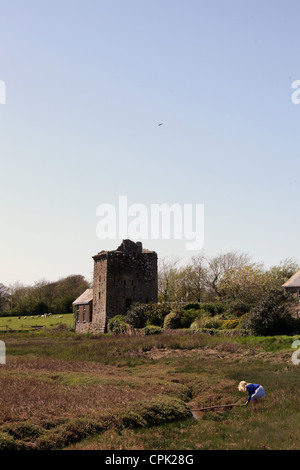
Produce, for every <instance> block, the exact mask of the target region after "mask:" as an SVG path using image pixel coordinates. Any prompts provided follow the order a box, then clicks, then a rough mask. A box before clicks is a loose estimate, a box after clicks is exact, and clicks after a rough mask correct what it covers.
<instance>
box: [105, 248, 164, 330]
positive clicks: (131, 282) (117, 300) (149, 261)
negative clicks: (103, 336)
mask: <svg viewBox="0 0 300 470" xmlns="http://www.w3.org/2000/svg"><path fill="white" fill-rule="evenodd" d="M135 302H139V303H155V302H157V254H156V253H155V252H147V253H126V252H125V253H122V252H118V251H115V252H109V253H108V259H107V305H106V320H107V321H108V320H109V319H110V318H112V317H113V316H115V315H124V314H125V313H126V310H127V308H128V307H129V306H130V305H131V304H133V303H135Z"/></svg>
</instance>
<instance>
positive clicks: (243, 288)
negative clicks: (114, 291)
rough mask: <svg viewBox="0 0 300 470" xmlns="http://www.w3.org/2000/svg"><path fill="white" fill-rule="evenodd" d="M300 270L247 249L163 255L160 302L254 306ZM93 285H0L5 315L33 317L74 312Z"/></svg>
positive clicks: (78, 279)
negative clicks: (254, 256)
mask: <svg viewBox="0 0 300 470" xmlns="http://www.w3.org/2000/svg"><path fill="white" fill-rule="evenodd" d="M298 269H299V265H298V263H297V262H296V261H295V260H293V259H290V258H288V259H285V260H283V261H281V262H280V263H279V264H278V265H275V266H272V267H270V268H265V267H264V265H263V264H262V263H255V262H253V261H251V258H250V256H249V255H248V254H246V253H239V252H235V251H231V252H227V253H221V254H218V255H215V256H206V255H204V254H203V253H201V254H198V255H196V256H193V257H192V258H191V259H190V260H189V262H188V263H187V264H182V260H181V259H180V258H161V259H159V263H158V298H159V302H185V303H192V302H195V303H205V302H225V303H237V304H238V303H240V304H246V305H255V304H257V303H258V302H260V301H261V300H262V299H263V298H264V297H265V296H266V295H268V294H269V293H270V292H272V291H278V292H282V291H283V289H282V284H283V283H284V282H285V281H286V280H287V279H288V278H289V277H291V276H292V275H293V274H294V273H295V272H296V271H297V270H298ZM90 287H91V285H90V283H89V282H88V281H87V280H86V279H85V278H84V276H82V275H70V276H67V277H65V278H62V279H59V280H58V281H55V282H49V281H47V280H40V281H38V282H36V283H35V284H33V285H31V286H25V285H23V284H21V283H19V282H17V283H15V284H13V285H11V286H5V285H3V284H1V283H0V314H2V315H3V314H5V315H29V314H44V313H71V312H72V302H73V301H74V300H75V299H76V298H77V297H78V296H79V295H81V294H82V293H83V292H84V291H85V289H88V288H90Z"/></svg>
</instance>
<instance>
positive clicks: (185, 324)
mask: <svg viewBox="0 0 300 470" xmlns="http://www.w3.org/2000/svg"><path fill="white" fill-rule="evenodd" d="M199 314H200V310H199V309H198V310H196V309H192V308H191V309H189V310H184V309H182V310H181V314H180V323H181V328H189V327H190V326H191V324H192V323H193V321H195V320H196V318H197V317H198V316H199Z"/></svg>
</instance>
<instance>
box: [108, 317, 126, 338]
mask: <svg viewBox="0 0 300 470" xmlns="http://www.w3.org/2000/svg"><path fill="white" fill-rule="evenodd" d="M107 330H108V332H109V333H112V334H114V335H118V334H124V333H127V332H128V330H130V325H128V323H126V316H125V315H116V316H114V317H112V318H111V319H110V320H109V321H108V324H107Z"/></svg>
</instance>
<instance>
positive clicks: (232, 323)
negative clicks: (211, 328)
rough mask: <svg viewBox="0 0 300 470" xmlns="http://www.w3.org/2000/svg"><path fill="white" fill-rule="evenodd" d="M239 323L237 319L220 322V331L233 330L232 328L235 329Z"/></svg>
mask: <svg viewBox="0 0 300 470" xmlns="http://www.w3.org/2000/svg"><path fill="white" fill-rule="evenodd" d="M239 323H240V321H239V320H238V319H235V320H224V321H223V322H222V326H221V327H222V329H223V330H233V329H234V328H237V326H238V325H239Z"/></svg>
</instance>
